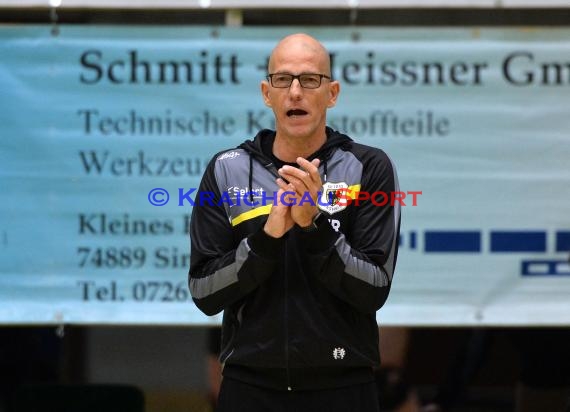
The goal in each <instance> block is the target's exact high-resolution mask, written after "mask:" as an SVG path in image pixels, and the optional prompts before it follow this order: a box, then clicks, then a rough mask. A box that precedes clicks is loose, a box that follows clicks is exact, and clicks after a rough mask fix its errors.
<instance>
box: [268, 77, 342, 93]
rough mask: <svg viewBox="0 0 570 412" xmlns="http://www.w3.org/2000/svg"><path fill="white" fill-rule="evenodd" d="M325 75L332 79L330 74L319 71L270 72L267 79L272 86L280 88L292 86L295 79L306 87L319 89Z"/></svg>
mask: <svg viewBox="0 0 570 412" xmlns="http://www.w3.org/2000/svg"><path fill="white" fill-rule="evenodd" d="M323 77H324V78H325V79H328V80H330V79H331V78H330V77H329V76H327V75H325V74H319V73H301V74H290V73H270V74H268V75H267V79H268V80H269V82H270V83H271V86H273V87H277V88H279V89H286V88H288V87H291V84H292V83H293V80H295V79H297V80H299V84H300V85H301V87H303V88H305V89H318V88H319V87H321V81H322V79H323Z"/></svg>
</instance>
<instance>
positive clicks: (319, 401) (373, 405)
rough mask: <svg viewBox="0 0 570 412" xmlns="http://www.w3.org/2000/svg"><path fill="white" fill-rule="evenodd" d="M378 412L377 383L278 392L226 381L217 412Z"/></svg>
mask: <svg viewBox="0 0 570 412" xmlns="http://www.w3.org/2000/svg"><path fill="white" fill-rule="evenodd" d="M355 411H358V412H379V411H380V406H379V402H378V391H377V389H376V383H375V382H370V383H365V384H358V385H353V386H345V387H342V388H333V389H320V390H308V391H278V390H275V389H267V388H261V387H258V386H253V385H249V384H247V383H244V382H240V381H236V380H234V379H228V378H224V379H223V381H222V386H221V388H220V396H219V398H218V407H217V408H216V412H355Z"/></svg>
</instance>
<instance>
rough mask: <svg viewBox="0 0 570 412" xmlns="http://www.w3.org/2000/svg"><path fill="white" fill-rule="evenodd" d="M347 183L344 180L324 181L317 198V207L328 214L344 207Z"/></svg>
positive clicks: (345, 204)
mask: <svg viewBox="0 0 570 412" xmlns="http://www.w3.org/2000/svg"><path fill="white" fill-rule="evenodd" d="M347 190H348V184H346V183H345V182H338V183H333V182H326V183H325V184H324V185H323V188H322V192H321V197H320V198H319V209H321V210H323V211H325V212H327V213H328V214H329V215H332V214H333V213H337V212H340V211H341V210H344V209H346V206H347V203H348V202H347V201H346V191H347Z"/></svg>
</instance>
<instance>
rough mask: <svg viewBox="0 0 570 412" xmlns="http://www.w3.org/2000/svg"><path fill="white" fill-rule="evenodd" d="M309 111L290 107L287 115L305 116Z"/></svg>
mask: <svg viewBox="0 0 570 412" xmlns="http://www.w3.org/2000/svg"><path fill="white" fill-rule="evenodd" d="M307 114H309V113H307V112H306V111H304V110H302V109H291V110H288V111H287V117H292V116H305V115H307Z"/></svg>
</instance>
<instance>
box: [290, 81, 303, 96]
mask: <svg viewBox="0 0 570 412" xmlns="http://www.w3.org/2000/svg"><path fill="white" fill-rule="evenodd" d="M289 94H290V95H291V97H292V98H294V99H299V98H300V97H301V96H302V94H303V87H301V83H300V82H299V79H293V82H292V83H291V86H289Z"/></svg>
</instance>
